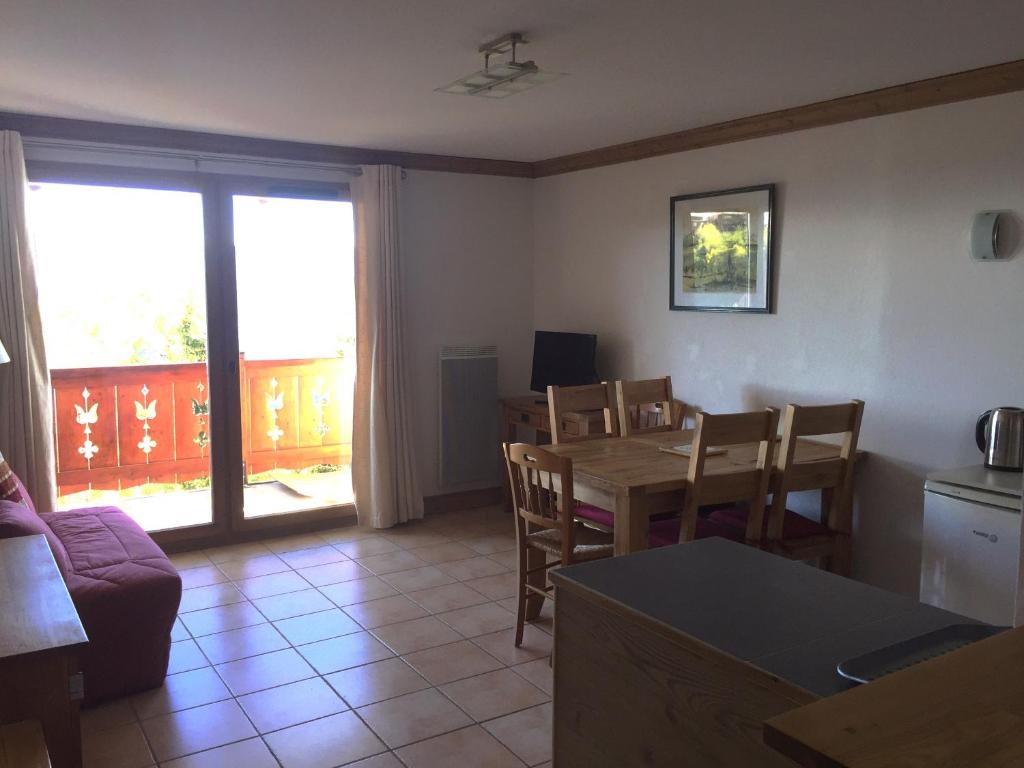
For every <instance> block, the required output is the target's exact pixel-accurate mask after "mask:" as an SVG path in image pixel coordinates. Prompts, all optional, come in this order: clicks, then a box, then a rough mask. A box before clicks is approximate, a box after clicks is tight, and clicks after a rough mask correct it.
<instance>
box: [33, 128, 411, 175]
mask: <svg viewBox="0 0 1024 768" xmlns="http://www.w3.org/2000/svg"><path fill="white" fill-rule="evenodd" d="M21 141H22V144H23V145H24V146H25V147H26V148H38V149H55V150H61V149H63V150H69V151H73V152H95V153H97V154H121V155H132V156H136V157H138V156H143V157H150V158H161V159H165V160H185V161H188V162H191V163H193V164H194V166H195V170H196V171H197V172H198V171H199V170H200V167H199V166H200V163H203V162H206V163H225V162H226V163H231V162H234V163H243V164H246V165H262V166H265V167H268V168H305V169H308V170H319V171H327V172H332V173H345V174H348V175H350V176H360V175H362V173H363V172H362V169H360V168H359V167H358V166H348V165H335V164H332V163H314V162H309V161H304V160H275V159H272V158H264V157H254V156H252V155H232V154H219V153H210V152H191V151H189V150H173V149H154V148H152V147H136V146H131V145H123V144H103V143H100V142H84V141H73V140H66V139H46V138H36V137H33V136H22V139H21ZM402 176H403V177H404V176H405V171H404V169H403V171H402Z"/></svg>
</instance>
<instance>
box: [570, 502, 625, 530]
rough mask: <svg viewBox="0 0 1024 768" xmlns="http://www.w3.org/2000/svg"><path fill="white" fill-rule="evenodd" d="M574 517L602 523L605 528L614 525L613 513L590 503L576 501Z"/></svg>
mask: <svg viewBox="0 0 1024 768" xmlns="http://www.w3.org/2000/svg"><path fill="white" fill-rule="evenodd" d="M576 517H578V518H580V519H581V520H589V521H590V522H592V523H597V524H598V525H603V526H605V527H606V528H614V527H615V515H614V514H612V513H611V512H610V511H608V510H607V509H601V508H600V507H595V506H592V505H590V504H584V503H582V502H577V504H576Z"/></svg>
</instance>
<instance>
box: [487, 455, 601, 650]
mask: <svg viewBox="0 0 1024 768" xmlns="http://www.w3.org/2000/svg"><path fill="white" fill-rule="evenodd" d="M503 450H504V453H505V464H506V467H507V468H508V479H509V485H510V486H511V487H512V503H513V505H514V508H515V513H516V544H517V548H518V555H519V557H518V559H517V575H518V590H517V601H516V639H515V644H516V647H517V648H518V647H519V646H520V645H522V642H523V627H524V625H525V622H526V600H527V597H529V596H530V595H531V594H535V595H539V596H541V597H543V598H551V599H554V593H553V591H552V590H553V589H554V587H551V586H543V585H544V584H545V582H546V579H544V578H542V577H537V578H534V579H531V578H530V577H531V576H535V575H538V574H545V573H546V572H547V571H548V569H550V568H553V567H555V566H557V565H572V564H573V563H578V562H582V561H585V560H596V559H598V558H602V557H611V555H612V553H613V551H614V547H613V544H612V537H611V535H610V534H608V533H605V532H603V531H598V530H594V529H593V528H587V527H585V526H584V525H582V524H581V523H580V522H579V521H578V520H576V518H575V515H574V514H573V512H574V507H575V505H576V502H575V500H574V499H573V495H572V459H569V458H567V457H564V456H558V455H556V454H554V453H551V452H550V451H545V450H544V449H543V448H538V447H537V446H535V445H528V444H526V443H514V444H509V443H504V444H503ZM556 478H557V482H555V481H556ZM531 550H533V551H535V552H537V553H539V555H538V556H537V557H534V558H531V557H530V553H531ZM549 556H551V557H554V558H555V559H554V560H552V561H548V557H549ZM537 562H540V563H541V564H540V565H537V564H536V563H537Z"/></svg>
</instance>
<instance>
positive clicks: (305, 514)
mask: <svg viewBox="0 0 1024 768" xmlns="http://www.w3.org/2000/svg"><path fill="white" fill-rule="evenodd" d="M26 168H27V171H28V178H29V181H30V182H31V183H63V184H81V185H92V186H114V187H125V188H137V189H158V190H167V191H179V192H193V193H198V194H200V195H201V197H202V208H203V235H204V255H205V266H206V271H205V279H206V286H205V294H206V335H207V360H206V367H207V381H208V385H209V392H208V396H209V405H210V419H209V429H210V490H211V499H212V501H211V522H210V523H205V524H200V525H195V526H189V527H184V528H172V529H167V530H163V531H154V532H152V533H150V536H152V538H153V539H154V541H156V542H157V544H159V545H160V546H161V547H164V548H165V549H169V550H182V549H192V548H196V547H199V546H212V545H217V544H225V543H232V542H235V541H243V540H251V539H255V538H260V534H263V535H266V534H267V533H268V532H274V533H277V534H289V533H299V532H303V531H309V530H315V529H317V528H324V527H328V525H329V524H330V523H332V522H334V523H336V522H339V521H340V520H342V519H344V518H345V517H349V516H353V515H354V514H355V507H354V505H353V504H343V505H337V506H330V507H322V508H319V509H314V510H308V511H300V512H292V513H285V514H281V515H269V516H265V517H258V518H252V519H246V518H245V516H244V498H243V493H244V484H243V482H244V477H243V469H242V456H243V452H242V411H241V384H240V381H239V372H238V352H239V348H238V303H237V283H236V271H235V267H236V263H235V247H234V216H233V210H232V208H233V197H234V195H257V196H264V197H292V198H296V197H300V198H301V197H305V198H308V199H317V200H324V199H333V200H341V201H347V200H350V199H351V198H350V194H349V188H348V185H347V184H344V183H324V182H309V181H298V180H292V179H286V178H264V177H257V176H232V175H226V174H212V173H200V172H195V173H191V172H183V171H169V170H156V169H143V168H136V167H122V166H104V165H91V164H79V163H64V162H50V161H45V162H44V161H31V160H29V161H27V162H26Z"/></svg>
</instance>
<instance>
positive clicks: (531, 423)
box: [501, 395, 604, 443]
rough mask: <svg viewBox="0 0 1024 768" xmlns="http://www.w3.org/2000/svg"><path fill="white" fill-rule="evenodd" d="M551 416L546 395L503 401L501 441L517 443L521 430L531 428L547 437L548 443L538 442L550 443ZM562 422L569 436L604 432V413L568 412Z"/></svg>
mask: <svg viewBox="0 0 1024 768" xmlns="http://www.w3.org/2000/svg"><path fill="white" fill-rule="evenodd" d="M548 413H549V412H548V399H547V397H546V396H544V395H524V396H522V397H505V398H502V400H501V439H502V441H503V442H507V443H511V442H515V439H516V434H517V429H518V428H519V427H532V428H533V429H536V430H537V431H539V432H544V433H546V435H547V439H546V440H543V441H542V440H541V439H540V438H539V437H538V438H537V442H545V443H546V442H550V440H551V418H550V416H549V415H548ZM563 422H564V423H563V428H564V429H565V431H566V432H568V433H569V434H570V435H589V434H591V433H592V432H604V413H603V412H601V411H585V412H584V413H566V414H564V415H563Z"/></svg>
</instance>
